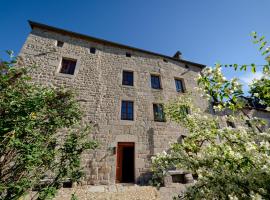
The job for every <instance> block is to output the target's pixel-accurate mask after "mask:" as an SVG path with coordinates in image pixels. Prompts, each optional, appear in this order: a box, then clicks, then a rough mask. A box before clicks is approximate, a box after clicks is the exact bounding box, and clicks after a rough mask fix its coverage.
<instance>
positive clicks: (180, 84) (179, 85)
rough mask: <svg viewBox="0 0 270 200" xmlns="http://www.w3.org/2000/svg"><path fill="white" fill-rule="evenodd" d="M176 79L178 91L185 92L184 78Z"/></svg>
mask: <svg viewBox="0 0 270 200" xmlns="http://www.w3.org/2000/svg"><path fill="white" fill-rule="evenodd" d="M174 80H175V86H176V91H177V92H181V93H184V92H185V90H184V84H183V80H181V79H174Z"/></svg>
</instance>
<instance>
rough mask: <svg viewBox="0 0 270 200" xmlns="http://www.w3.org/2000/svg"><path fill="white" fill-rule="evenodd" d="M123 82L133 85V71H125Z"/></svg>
mask: <svg viewBox="0 0 270 200" xmlns="http://www.w3.org/2000/svg"><path fill="white" fill-rule="evenodd" d="M122 84H123V85H131V86H133V72H130V71H123V79H122Z"/></svg>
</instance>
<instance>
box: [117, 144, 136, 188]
mask: <svg viewBox="0 0 270 200" xmlns="http://www.w3.org/2000/svg"><path fill="white" fill-rule="evenodd" d="M123 147H133V148H134V155H133V159H134V161H133V162H134V165H133V171H134V173H133V174H134V177H133V180H134V182H135V177H136V175H135V142H117V148H116V176H115V182H116V183H121V182H122V167H123V164H122V162H123Z"/></svg>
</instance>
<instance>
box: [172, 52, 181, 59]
mask: <svg viewBox="0 0 270 200" xmlns="http://www.w3.org/2000/svg"><path fill="white" fill-rule="evenodd" d="M181 55H182V53H181V52H180V51H177V52H176V53H175V54H174V56H173V58H175V59H178V60H180V59H181Z"/></svg>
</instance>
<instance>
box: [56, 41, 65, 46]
mask: <svg viewBox="0 0 270 200" xmlns="http://www.w3.org/2000/svg"><path fill="white" fill-rule="evenodd" d="M56 46H58V47H63V46H64V42H62V41H59V40H57V42H56Z"/></svg>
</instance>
